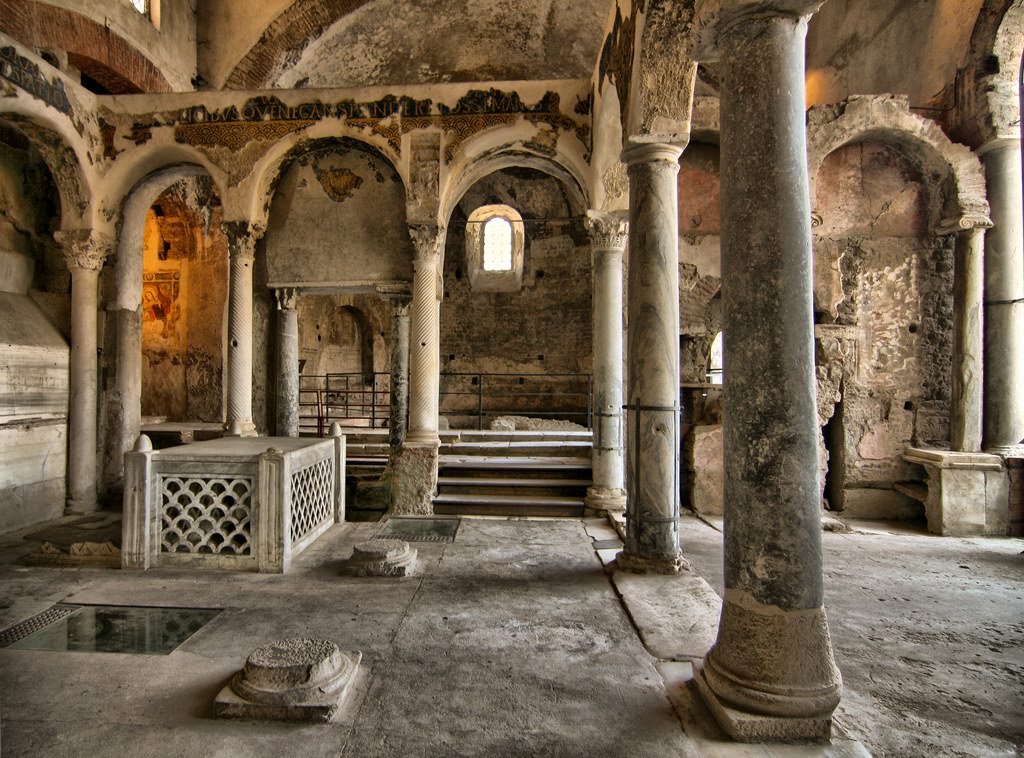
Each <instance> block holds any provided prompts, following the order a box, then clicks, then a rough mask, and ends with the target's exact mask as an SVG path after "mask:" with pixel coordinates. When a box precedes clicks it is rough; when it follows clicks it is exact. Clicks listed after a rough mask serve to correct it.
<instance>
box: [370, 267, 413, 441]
mask: <svg viewBox="0 0 1024 758" xmlns="http://www.w3.org/2000/svg"><path fill="white" fill-rule="evenodd" d="M377 292H378V293H380V294H381V295H382V297H384V299H385V300H389V301H390V302H391V304H392V305H393V306H394V310H393V312H392V315H391V418H390V419H389V421H388V444H389V445H390V446H391V453H392V454H394V453H395V451H397V450H398V448H399V447H401V445H402V443H403V442H404V441H405V433H406V430H407V428H408V416H409V300H410V297H409V293H408V292H394V293H381V290H380V288H379V287H378V289H377Z"/></svg>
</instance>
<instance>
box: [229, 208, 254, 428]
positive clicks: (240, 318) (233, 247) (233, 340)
mask: <svg viewBox="0 0 1024 758" xmlns="http://www.w3.org/2000/svg"><path fill="white" fill-rule="evenodd" d="M222 226H223V227H224V233H225V235H226V236H227V239H228V250H229V256H230V260H231V269H230V283H229V291H228V391H227V406H228V414H227V415H228V418H227V420H228V423H232V422H236V423H237V424H238V426H239V427H240V429H241V431H242V434H245V435H248V434H255V433H256V425H255V424H254V423H253V420H252V265H253V259H254V257H255V251H256V242H257V240H259V238H260V237H261V236H262V235H263V227H262V226H259V225H257V224H250V223H249V222H248V221H225V222H224V223H223V225H222Z"/></svg>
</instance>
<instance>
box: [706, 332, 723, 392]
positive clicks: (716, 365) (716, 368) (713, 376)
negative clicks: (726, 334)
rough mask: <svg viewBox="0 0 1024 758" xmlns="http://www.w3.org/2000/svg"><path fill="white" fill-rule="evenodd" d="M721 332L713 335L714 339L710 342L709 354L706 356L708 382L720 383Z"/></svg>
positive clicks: (721, 364) (721, 368) (721, 363)
mask: <svg viewBox="0 0 1024 758" xmlns="http://www.w3.org/2000/svg"><path fill="white" fill-rule="evenodd" d="M722 370H723V361H722V333H721V332H719V333H718V334H716V335H715V341H714V342H712V343H711V356H710V357H709V358H708V384H721V383H722Z"/></svg>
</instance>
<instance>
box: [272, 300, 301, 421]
mask: <svg viewBox="0 0 1024 758" xmlns="http://www.w3.org/2000/svg"><path fill="white" fill-rule="evenodd" d="M298 299H299V298H298V294H297V293H296V291H295V290H294V289H289V288H284V289H279V290H277V372H278V373H277V434H278V436H281V437H298V436H299V314H298V311H297V310H296V306H297V305H298Z"/></svg>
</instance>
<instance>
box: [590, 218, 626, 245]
mask: <svg viewBox="0 0 1024 758" xmlns="http://www.w3.org/2000/svg"><path fill="white" fill-rule="evenodd" d="M586 224H587V232H589V233H590V244H591V246H592V247H594V249H596V250H618V251H619V252H622V251H623V250H625V249H626V240H627V239H628V238H629V217H628V216H627V215H620V214H618V213H604V212H602V211H595V210H588V211H587V221H586Z"/></svg>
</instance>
